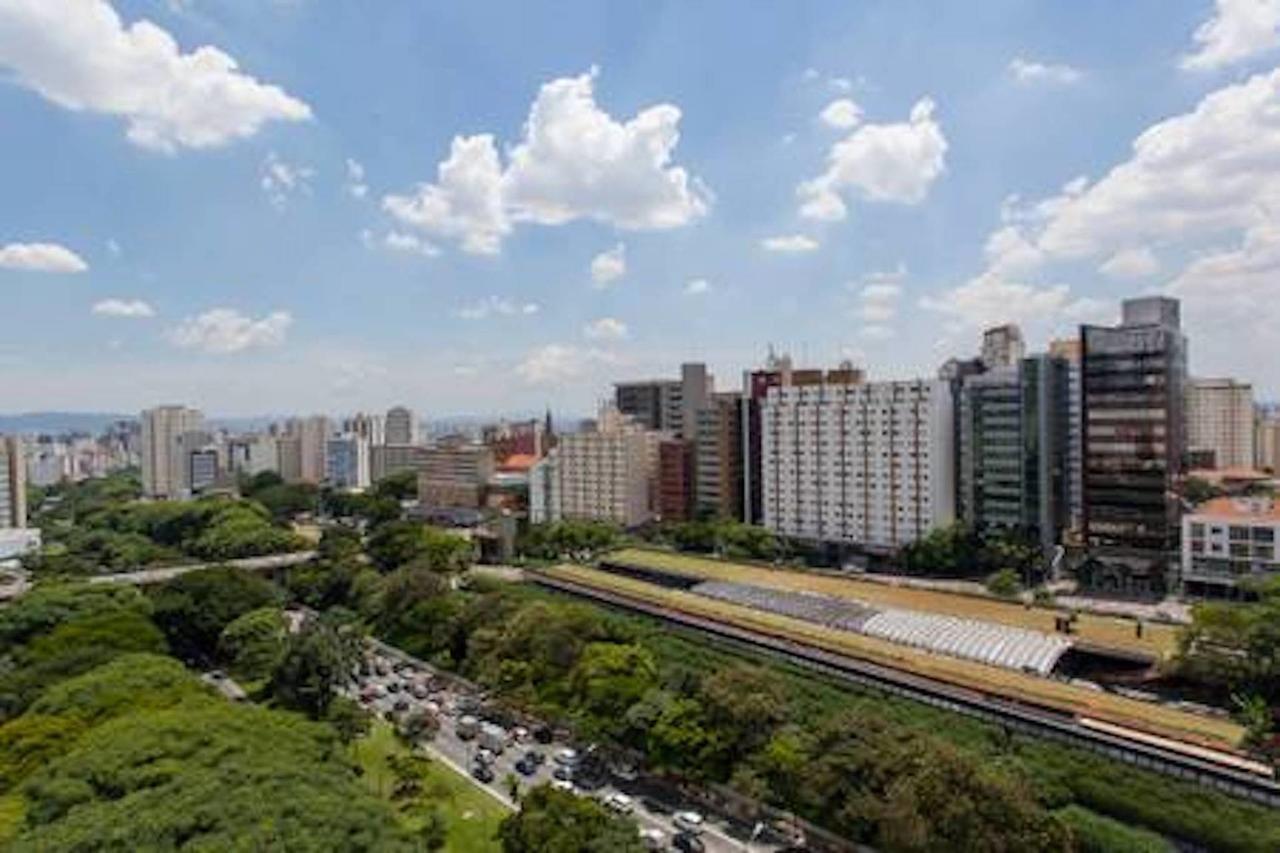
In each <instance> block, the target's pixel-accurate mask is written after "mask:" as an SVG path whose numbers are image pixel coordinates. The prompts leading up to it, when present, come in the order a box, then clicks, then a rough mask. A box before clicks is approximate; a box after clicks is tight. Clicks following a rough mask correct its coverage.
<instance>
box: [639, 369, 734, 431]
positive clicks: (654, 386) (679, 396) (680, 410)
mask: <svg viewBox="0 0 1280 853" xmlns="http://www.w3.org/2000/svg"><path fill="white" fill-rule="evenodd" d="M713 388H714V380H713V379H712V377H711V375H710V374H708V373H707V366H706V365H705V364H700V363H696V362H691V363H686V364H682V365H680V378H679V379H648V380H641V381H633V382H618V383H616V384H615V385H614V406H615V407H616V408H617V410H618V411H619V412H621V413H622V414H624V415H626V416H628V417H630V418H631V419H632V420H634V421H635V422H636V423H637V424H639V425H640V426H642V427H644V428H645V429H648V430H656V431H661V432H669V433H671V434H672V435H678V436H681V437H682V438H685V439H687V440H693V438H694V432H695V431H696V420H697V417H696V413H697V411H698V410H699V409H701V408H703V407H705V406H706V404H707V400H708V398H709V397H710V396H711V393H712V390H713ZM686 424H688V426H687V427H686Z"/></svg>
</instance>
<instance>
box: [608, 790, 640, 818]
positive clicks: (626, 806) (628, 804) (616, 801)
mask: <svg viewBox="0 0 1280 853" xmlns="http://www.w3.org/2000/svg"><path fill="white" fill-rule="evenodd" d="M604 806H605V808H607V809H608V810H609V811H611V812H613V813H614V814H620V815H629V814H631V812H633V811H635V804H634V803H633V802H632V801H631V798H630V797H628V796H627V795H626V794H616V793H615V794H610V795H609V796H607V797H605V798H604Z"/></svg>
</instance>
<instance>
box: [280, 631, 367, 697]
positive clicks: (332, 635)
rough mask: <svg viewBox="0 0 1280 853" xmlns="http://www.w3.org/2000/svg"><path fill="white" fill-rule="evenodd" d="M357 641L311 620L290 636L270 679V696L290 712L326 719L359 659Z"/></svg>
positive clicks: (344, 632)
mask: <svg viewBox="0 0 1280 853" xmlns="http://www.w3.org/2000/svg"><path fill="white" fill-rule="evenodd" d="M359 654H360V647H359V640H358V638H356V637H354V636H352V635H350V634H349V633H347V632H346V630H345V629H344V628H342V627H340V626H337V625H335V624H333V623H332V622H330V621H329V620H326V619H309V620H307V622H306V623H305V624H304V625H303V626H302V629H301V630H300V631H298V633H296V634H293V635H291V636H290V637H289V638H288V641H287V643H286V644H285V648H284V653H283V654H282V655H281V657H280V661H279V663H277V664H276V667H275V669H274V671H273V672H272V675H271V693H272V695H274V696H275V697H276V699H277V700H279V702H280V703H281V704H282V705H284V706H285V707H287V708H293V709H295V710H298V711H302V712H303V713H305V714H308V715H309V716H311V717H312V718H314V719H319V718H320V717H322V716H324V715H325V713H326V712H327V711H328V709H329V705H330V703H331V702H332V701H333V698H334V696H335V695H336V694H337V691H338V688H339V687H341V686H342V685H343V684H344V683H345V682H346V681H347V680H348V679H349V678H350V677H351V672H352V668H353V667H354V666H355V664H356V661H357V660H358V659H359Z"/></svg>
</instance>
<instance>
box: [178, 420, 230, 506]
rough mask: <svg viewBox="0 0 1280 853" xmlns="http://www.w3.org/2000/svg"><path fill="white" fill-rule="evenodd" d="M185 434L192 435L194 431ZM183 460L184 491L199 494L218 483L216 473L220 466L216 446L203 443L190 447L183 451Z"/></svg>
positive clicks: (217, 473)
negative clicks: (184, 474)
mask: <svg viewBox="0 0 1280 853" xmlns="http://www.w3.org/2000/svg"><path fill="white" fill-rule="evenodd" d="M187 435H188V436H190V435H194V433H187ZM184 461H185V462H186V468H187V471H186V476H185V481H186V491H187V492H188V493H189V494H193V495H198V494H201V493H203V492H206V491H208V490H209V489H212V488H214V487H215V486H216V485H217V484H218V475H219V472H220V471H221V467H220V465H219V464H218V449H217V448H216V447H214V446H212V445H209V444H205V445H203V446H201V447H195V448H191V449H189V450H187V451H186V452H185V453H184Z"/></svg>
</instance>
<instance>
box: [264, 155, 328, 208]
mask: <svg viewBox="0 0 1280 853" xmlns="http://www.w3.org/2000/svg"><path fill="white" fill-rule="evenodd" d="M313 177H315V170H314V169H311V168H309V167H307V166H296V165H294V164H292V163H287V162H285V161H284V160H281V159H280V156H279V155H278V154H276V152H274V151H272V152H270V153H268V154H267V156H266V158H264V159H263V161H262V168H261V170H260V177H259V178H258V185H259V186H261V187H262V191H263V192H264V193H266V196H267V200H268V201H270V202H271V206H272V207H274V208H276V209H277V210H283V209H284V208H285V207H286V206H287V205H288V204H289V199H291V198H292V197H293V196H295V195H299V194H302V195H310V194H311V179H312V178H313Z"/></svg>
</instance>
